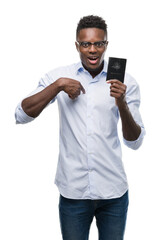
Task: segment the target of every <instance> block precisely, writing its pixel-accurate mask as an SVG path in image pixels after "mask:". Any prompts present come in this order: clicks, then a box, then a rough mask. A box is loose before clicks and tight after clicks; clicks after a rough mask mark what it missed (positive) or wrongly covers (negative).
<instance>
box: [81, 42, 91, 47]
mask: <svg viewBox="0 0 160 240" xmlns="http://www.w3.org/2000/svg"><path fill="white" fill-rule="evenodd" d="M90 45H91V43H90V42H81V43H80V46H82V47H84V48H87V47H89V46H90Z"/></svg>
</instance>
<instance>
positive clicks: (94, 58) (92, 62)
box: [88, 56, 99, 64]
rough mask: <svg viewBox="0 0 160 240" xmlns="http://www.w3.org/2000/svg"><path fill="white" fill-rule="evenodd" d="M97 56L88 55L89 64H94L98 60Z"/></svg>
mask: <svg viewBox="0 0 160 240" xmlns="http://www.w3.org/2000/svg"><path fill="white" fill-rule="evenodd" d="M98 59H99V57H95V56H94V57H93V56H92V57H88V61H89V63H90V64H96V63H97V62H98Z"/></svg>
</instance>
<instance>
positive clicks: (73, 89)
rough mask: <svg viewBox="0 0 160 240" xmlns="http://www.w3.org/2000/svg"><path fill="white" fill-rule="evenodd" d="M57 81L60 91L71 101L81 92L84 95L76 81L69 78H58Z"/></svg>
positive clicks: (83, 90)
mask: <svg viewBox="0 0 160 240" xmlns="http://www.w3.org/2000/svg"><path fill="white" fill-rule="evenodd" d="M58 81H59V84H60V86H61V89H62V90H63V91H64V92H66V93H67V94H68V96H69V97H70V98H71V99H75V98H77V97H78V96H79V95H80V94H81V91H82V93H83V94H84V93H85V89H84V88H83V86H82V84H81V83H80V82H79V81H77V80H74V79H71V78H59V79H58Z"/></svg>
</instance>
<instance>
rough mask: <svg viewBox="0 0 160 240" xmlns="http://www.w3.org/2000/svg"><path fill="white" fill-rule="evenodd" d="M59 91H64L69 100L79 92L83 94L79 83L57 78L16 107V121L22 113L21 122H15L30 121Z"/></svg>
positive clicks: (19, 121)
mask: <svg viewBox="0 0 160 240" xmlns="http://www.w3.org/2000/svg"><path fill="white" fill-rule="evenodd" d="M60 91H65V92H66V93H67V94H68V96H69V97H70V98H71V99H74V98H76V97H78V95H80V93H81V91H82V92H83V93H85V90H84V88H83V86H82V85H81V83H80V82H79V81H77V80H73V79H70V78H59V79H58V80H56V81H55V82H54V83H52V84H50V85H49V86H47V87H46V88H44V89H43V90H42V91H40V92H38V93H36V94H33V95H31V96H29V97H27V98H25V99H24V100H23V101H22V103H21V106H19V107H17V110H16V115H17V116H16V119H18V114H19V115H20V113H22V116H21V119H22V120H17V122H18V123H26V122H29V121H32V120H33V119H34V118H36V117H37V116H38V115H39V114H40V113H41V112H42V111H43V109H44V108H45V107H46V106H47V104H48V103H49V102H50V101H51V100H52V99H54V98H55V97H56V96H57V94H58V93H59V92H60ZM23 116H24V117H23ZM23 118H26V120H25V119H24V121H23Z"/></svg>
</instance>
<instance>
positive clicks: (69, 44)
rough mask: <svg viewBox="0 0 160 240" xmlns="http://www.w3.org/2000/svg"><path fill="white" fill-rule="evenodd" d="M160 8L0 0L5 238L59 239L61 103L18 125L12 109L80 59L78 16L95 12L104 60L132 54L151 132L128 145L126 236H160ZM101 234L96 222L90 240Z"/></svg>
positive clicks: (138, 0)
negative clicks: (54, 72)
mask: <svg viewBox="0 0 160 240" xmlns="http://www.w3.org/2000/svg"><path fill="white" fill-rule="evenodd" d="M158 9H159V5H158V0H157V1H156V0H152V1H147V0H134V1H130V0H121V1H119V0H114V1H113V0H108V1H107V0H104V1H101V0H100V1H95V0H92V1H86V0H81V1H74V2H72V1H70V0H68V1H62V0H59V1H54V0H26V1H25V0H14V1H12V0H5V1H1V3H0V25H1V37H0V41H1V43H0V48H1V49H0V78H1V79H0V82H1V91H0V109H1V118H0V139H1V151H0V226H1V230H0V239H2V240H12V239H16V240H22V239H23V240H28V239H29V240H35V239H39V240H46V239H47V240H52V239H56V240H61V233H60V226H59V217H58V201H59V193H58V190H57V188H56V186H55V185H54V177H55V172H56V166H57V157H58V147H59V146H58V140H59V139H58V137H59V136H58V134H59V129H58V127H59V119H58V109H57V104H56V103H54V104H52V105H51V106H50V107H48V108H47V109H45V110H44V112H43V113H42V114H41V115H40V116H39V117H38V118H37V119H36V120H35V121H34V122H32V123H29V124H27V125H16V124H15V120H14V110H15V107H16V105H17V104H18V102H19V101H20V100H21V99H22V98H23V97H25V96H26V95H27V94H28V93H30V92H31V91H32V90H34V89H35V88H36V86H37V84H38V81H39V79H40V77H42V76H44V74H45V73H46V72H48V71H49V70H51V69H53V68H55V67H58V66H62V65H68V64H70V63H74V62H77V61H79V56H78V53H77V52H76V49H75V45H74V41H75V29H76V26H77V23H78V21H79V19H80V18H81V17H83V16H85V15H89V14H94V15H100V16H102V17H103V18H104V19H105V20H106V22H107V24H108V32H109V46H108V51H107V53H106V60H107V59H108V56H114V57H125V58H127V59H128V62H127V71H128V72H129V73H130V74H131V75H133V76H134V77H135V78H136V79H137V81H138V83H139V85H140V88H141V98H142V103H141V108H140V111H141V115H142V118H143V121H144V124H145V127H146V132H147V135H146V137H145V140H144V143H143V146H142V147H141V148H140V149H139V150H137V151H133V150H130V149H127V148H126V147H125V146H124V145H123V143H122V147H123V161H124V166H125V170H126V172H127V176H128V182H129V186H130V206H129V213H128V221H127V227H126V234H125V239H126V240H128V239H129V240H135V239H136V240H142V239H145V240H151V239H160V232H159V218H158V217H159V214H160V207H159V202H160V194H159V191H160V190H159V189H160V187H159V183H160V174H159V171H160V165H159V161H160V158H159V148H160V147H159V133H160V132H159V130H160V128H159V119H160V117H159V116H160V115H159V102H160V101H159V96H160V94H159V88H160V83H159V81H160V80H159V78H160V77H159V53H160V52H159V50H160V48H159V45H160V35H159V22H160V17H159V10H158ZM44 122H45V123H46V122H47V126H48V127H47V128H46V127H44ZM45 126H46V124H45ZM119 129H120V130H121V127H119ZM120 136H121V134H120ZM97 239H98V234H97V228H96V224H95V220H94V221H93V224H92V227H91V232H90V240H97Z"/></svg>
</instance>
